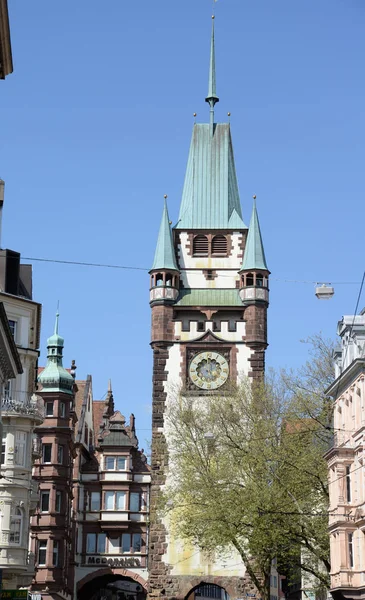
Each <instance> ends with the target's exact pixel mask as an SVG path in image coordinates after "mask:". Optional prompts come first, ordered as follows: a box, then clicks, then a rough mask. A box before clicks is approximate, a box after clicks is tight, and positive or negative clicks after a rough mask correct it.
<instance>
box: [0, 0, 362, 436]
mask: <svg viewBox="0 0 365 600" xmlns="http://www.w3.org/2000/svg"><path fill="white" fill-rule="evenodd" d="M9 11H10V19H11V34H12V45H13V59H14V73H13V74H12V75H10V76H9V77H8V78H7V79H6V80H5V81H1V82H0V114H1V133H0V177H2V178H3V179H4V180H5V181H6V197H5V209H4V220H3V245H4V246H5V247H10V248H12V249H15V250H18V251H20V252H21V253H22V255H23V256H25V257H44V258H55V259H64V260H75V261H86V262H97V263H109V264H119V265H130V266H135V267H142V268H146V269H148V268H149V267H150V265H151V263H152V260H153V253H154V247H155V242H156V238H157V232H158V227H159V222H160V217H161V211H162V205H163V195H164V194H165V193H166V194H168V197H169V200H168V202H169V210H170V216H171V218H172V219H173V220H174V221H175V220H176V218H177V214H178V207H179V202H180V197H181V191H182V185H183V179H184V174H185V166H186V161H187V156H188V149H189V143H190V136H191V130H192V125H193V113H194V112H197V113H198V117H197V119H198V121H201V122H205V121H207V120H208V118H209V112H208V106H207V105H206V104H205V102H204V98H205V95H206V92H207V84H208V59H209V44H210V28H211V20H210V15H211V1H210V0H185V2H176V1H174V0H155V1H154V2H152V1H147V0H133V1H130V2H127V0H105V1H104V2H103V3H101V2H100V0H77V2H75V1H74V0H73V1H71V0H62V2H61V1H58V2H56V1H53V2H50V0H33V2H24V0H9ZM364 28H365V3H364V0H321V1H320V2H319V1H318V0H305V1H304V0H296V1H295V2H293V0H277V1H276V2H273V1H272V0H255V1H254V2H248V1H246V0H219V1H218V2H217V4H216V61H217V90H218V95H219V96H220V103H219V104H218V105H217V107H216V118H217V120H218V121H225V120H226V118H227V117H226V115H227V112H228V111H230V112H231V113H232V116H231V124H232V135H233V143H234V150H235V159H236V168H237V173H238V180H239V186H240V195H241V203H242V208H243V214H244V218H245V221H246V223H247V222H248V221H249V217H250V213H251V207H252V195H253V194H256V195H257V205H258V210H259V215H260V221H261V229H262V233H263V237H264V243H265V251H266V256H267V261H268V265H269V268H270V270H271V272H272V278H271V286H270V287H271V304H270V309H269V342H270V346H269V349H268V353H267V364H268V365H269V366H273V367H281V366H287V367H290V366H293V367H295V366H297V365H299V364H300V363H301V362H302V361H303V360H305V358H306V348H305V346H304V345H303V344H301V343H300V340H301V339H303V338H306V337H307V336H308V335H310V334H312V333H315V332H318V331H322V332H323V333H324V334H325V335H327V336H331V335H334V334H335V331H336V324H337V321H338V319H340V318H341V316H342V315H343V314H352V313H353V310H354V308H355V304H356V298H357V294H358V291H359V285H360V281H361V278H362V273H363V271H364V269H365V261H364V252H363V237H364V236H363V220H364V188H365V182H364V140H365V109H364V106H365V103H364V93H365V83H364V77H363V61H364V55H365V35H364ZM33 264H34V269H33V271H34V298H35V299H36V300H37V301H39V302H41V303H42V304H43V323H42V356H41V364H43V363H44V361H45V344H46V338H47V337H48V335H50V333H51V332H52V329H53V323H54V314H55V310H56V306H57V302H58V300H59V302H60V311H61V318H60V331H61V333H62V335H63V336H64V337H65V340H66V346H65V365H66V366H68V365H69V364H70V363H71V359H76V362H77V365H78V378H84V377H85V376H86V374H88V373H90V374H92V376H93V385H94V397H95V398H96V399H99V398H101V397H102V396H103V395H104V393H105V392H106V390H107V382H108V378H109V377H110V378H111V379H112V382H113V389H114V395H115V400H116V405H117V407H118V408H120V409H121V410H122V412H123V413H124V414H126V415H127V416H128V415H129V414H130V412H134V413H135V414H136V417H137V427H138V428H139V431H140V433H139V437H140V441H141V444H142V446H143V445H144V440H145V439H147V438H148V437H149V427H150V414H149V405H150V398H151V373H152V371H151V358H152V357H151V351H150V348H149V337H150V309H149V304H148V282H149V278H148V275H147V273H146V272H143V271H133V270H112V269H96V268H91V267H80V266H67V265H59V264H52V263H40V262H34V263H33ZM286 280H295V281H297V283H288V282H287V281H286ZM303 281H310V282H312V281H319V282H322V281H326V282H358V284H346V285H343V284H341V285H339V284H338V285H335V296H334V298H333V299H332V300H331V301H329V302H320V301H318V300H317V299H316V298H315V296H314V287H315V286H314V284H311V283H301V282H303ZM363 305H365V296H363V298H362V302H360V307H362V306H363Z"/></svg>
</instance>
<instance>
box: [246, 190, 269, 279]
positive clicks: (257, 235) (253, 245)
mask: <svg viewBox="0 0 365 600" xmlns="http://www.w3.org/2000/svg"><path fill="white" fill-rule="evenodd" d="M254 269H261V270H263V271H268V268H267V264H266V258H265V251H264V245H263V243H262V236H261V229H260V223H259V217H258V214H257V209H256V200H254V204H253V209H252V215H251V221H250V226H249V229H248V236H247V242H246V247H245V253H244V256H243V262H242V267H241V271H251V270H254Z"/></svg>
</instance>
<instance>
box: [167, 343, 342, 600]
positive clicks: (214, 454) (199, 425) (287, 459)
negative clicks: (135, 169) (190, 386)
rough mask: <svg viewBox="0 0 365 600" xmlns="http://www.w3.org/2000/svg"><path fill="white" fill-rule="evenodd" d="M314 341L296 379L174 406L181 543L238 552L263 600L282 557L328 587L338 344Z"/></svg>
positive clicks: (171, 475)
mask: <svg viewBox="0 0 365 600" xmlns="http://www.w3.org/2000/svg"><path fill="white" fill-rule="evenodd" d="M309 343H310V345H311V354H310V359H309V360H308V362H307V363H306V365H305V366H304V367H303V369H301V370H300V371H298V372H289V373H288V372H282V373H280V374H279V375H276V376H274V375H271V376H270V377H269V378H266V380H265V381H263V382H260V383H256V384H254V385H251V384H250V382H249V381H248V380H243V381H242V382H241V384H240V386H238V387H237V388H235V389H231V390H230V391H229V392H228V393H227V392H226V393H225V394H220V395H216V394H212V395H209V396H193V395H191V394H184V393H183V392H181V391H179V392H176V393H175V394H172V396H174V399H173V401H170V403H169V410H168V417H167V429H168V447H169V472H168V477H167V485H166V486H165V494H164V499H163V500H164V502H163V506H164V508H163V509H162V510H164V511H169V512H170V513H171V514H170V522H171V526H172V527H173V528H174V530H175V533H176V534H177V535H178V536H179V537H181V538H182V539H184V540H188V541H190V542H192V543H193V544H194V545H197V546H198V547H200V548H202V549H204V550H205V551H214V552H217V551H224V550H229V549H232V548H235V549H236V550H237V551H238V553H239V554H240V556H241V558H242V561H243V563H244V564H245V566H246V569H247V572H248V574H249V575H250V576H251V579H252V580H253V582H254V583H255V585H256V587H257V588H258V590H259V591H260V593H261V595H262V597H263V598H268V597H269V578H270V570H271V564H272V560H273V559H274V558H276V559H277V561H278V564H279V566H281V567H282V569H287V568H288V567H291V568H293V567H297V568H300V569H302V570H304V571H305V572H307V573H308V574H311V575H313V576H314V577H315V578H316V580H317V581H318V584H319V585H321V586H327V584H328V572H329V540H328V534H327V523H328V520H327V508H328V487H327V485H328V484H327V467H326V462H325V461H324V459H323V454H324V452H325V450H326V449H327V447H328V442H329V438H330V436H331V427H330V423H331V410H330V405H329V403H328V401H327V399H326V397H325V395H324V390H325V388H326V387H327V385H328V384H329V383H330V381H331V380H332V379H333V372H332V360H331V353H332V345H331V344H330V343H328V342H325V341H324V340H323V339H322V338H321V337H320V336H315V337H314V338H311V339H310V340H309ZM170 396H171V394H170ZM171 507H173V510H171Z"/></svg>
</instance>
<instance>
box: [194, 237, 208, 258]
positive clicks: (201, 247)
mask: <svg viewBox="0 0 365 600" xmlns="http://www.w3.org/2000/svg"><path fill="white" fill-rule="evenodd" d="M193 254H194V256H208V254H209V242H208V238H207V236H206V235H196V236H195V237H194V240H193Z"/></svg>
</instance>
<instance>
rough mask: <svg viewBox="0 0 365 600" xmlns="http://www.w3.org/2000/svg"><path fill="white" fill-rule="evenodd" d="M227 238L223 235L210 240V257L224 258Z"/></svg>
mask: <svg viewBox="0 0 365 600" xmlns="http://www.w3.org/2000/svg"><path fill="white" fill-rule="evenodd" d="M226 254H227V238H226V236H225V235H215V236H214V238H213V239H212V256H226Z"/></svg>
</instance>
